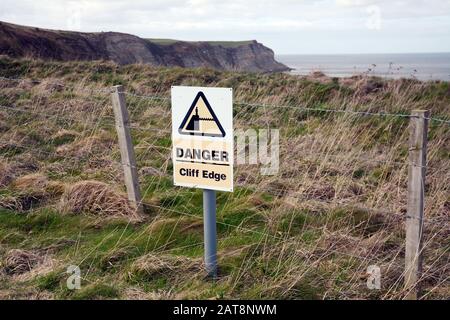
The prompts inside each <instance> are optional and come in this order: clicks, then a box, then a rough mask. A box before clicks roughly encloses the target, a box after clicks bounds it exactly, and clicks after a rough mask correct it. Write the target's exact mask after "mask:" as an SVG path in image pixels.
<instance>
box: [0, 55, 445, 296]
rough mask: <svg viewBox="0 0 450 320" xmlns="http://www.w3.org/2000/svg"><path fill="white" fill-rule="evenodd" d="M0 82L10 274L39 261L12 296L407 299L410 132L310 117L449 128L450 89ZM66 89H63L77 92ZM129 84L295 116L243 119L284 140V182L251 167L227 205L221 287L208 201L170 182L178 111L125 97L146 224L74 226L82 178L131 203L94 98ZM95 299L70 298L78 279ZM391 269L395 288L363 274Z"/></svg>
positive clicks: (191, 78) (105, 99)
mask: <svg viewBox="0 0 450 320" xmlns="http://www.w3.org/2000/svg"><path fill="white" fill-rule="evenodd" d="M0 74H1V75H2V76H8V77H19V78H27V79H44V81H43V82H42V83H31V82H19V83H14V82H7V81H1V80H0V105H6V106H12V105H14V106H15V107H16V108H21V109H24V110H28V112H18V111H12V110H5V109H0V151H1V158H0V160H1V166H0V170H2V171H1V172H0V177H1V180H0V185H1V187H0V207H3V209H0V210H1V211H0V244H1V246H0V261H3V262H2V263H3V264H6V262H5V261H6V257H7V256H8V253H9V252H10V250H11V249H22V250H26V251H27V252H34V253H37V254H38V255H40V256H42V257H46V259H45V261H41V263H40V264H38V265H36V266H35V267H34V268H33V269H32V270H31V271H30V272H25V273H23V274H21V275H17V274H16V275H11V274H7V273H6V272H4V268H2V270H3V274H0V277H1V280H2V281H0V297H4V298H18V297H19V298H30V297H37V298H68V299H90V298H91V299H95V298H147V299H152V298H222V297H228V298H295V299H309V298H313V299H321V298H399V297H402V296H403V295H404V292H403V290H402V280H401V273H402V268H403V244H404V242H403V239H404V233H403V223H402V221H403V214H404V212H405V206H406V201H405V192H406V175H407V166H405V165H404V164H403V163H405V156H406V154H407V147H406V146H407V143H406V141H407V137H408V134H407V125H408V122H407V120H406V119H404V118H390V117H360V116H356V117H355V116H348V115H344V114H334V113H332V114H330V113H327V112H320V111H308V112H305V111H301V110H300V109H299V106H303V107H311V108H319V109H320V108H322V109H342V108H348V109H352V110H354V109H357V110H370V111H373V112H381V111H383V112H390V113H405V112H406V113H408V112H409V111H410V110H412V109H416V108H428V109H431V110H432V114H433V116H435V117H442V118H445V117H447V118H448V116H449V115H450V110H449V106H450V88H449V84H448V83H429V84H424V83H420V82H415V81H409V80H408V81H406V80H405V81H389V82H384V81H381V80H377V79H368V78H364V77H362V78H359V79H353V80H350V79H347V80H341V81H337V80H332V79H325V78H318V79H313V78H302V79H300V78H296V77H293V76H289V75H284V74H276V75H255V74H245V73H229V72H217V71H212V70H205V69H199V70H185V69H178V68H172V69H167V68H154V67H149V66H142V65H130V66H122V67H119V66H116V65H113V64H109V63H77V62H74V63H65V64H60V63H52V62H39V61H29V60H21V61H14V60H10V59H6V58H2V59H1V60H0ZM55 83H62V84H64V85H65V87H62V86H58V85H56V84H55ZM115 84H123V85H125V86H126V89H127V90H128V91H131V92H137V93H143V94H148V95H150V94H155V95H159V96H169V90H170V86H171V85H174V84H177V85H205V86H224V87H233V88H234V91H235V99H236V100H237V101H246V102H253V103H267V104H273V105H290V106H294V108H271V107H266V108H262V107H248V106H247V107H246V106H242V105H238V104H236V105H235V125H236V127H237V128H249V127H255V128H265V127H267V126H269V127H271V128H280V143H281V147H280V155H281V159H280V174H278V175H276V176H273V177H266V176H261V175H260V173H259V168H258V167H256V166H238V167H237V169H236V173H235V176H236V184H237V188H236V191H235V192H234V193H233V194H228V193H219V196H218V234H219V259H220V261H219V263H220V267H221V269H220V278H219V280H218V281H217V282H216V283H213V282H210V281H205V280H204V279H203V278H202V275H203V273H202V272H201V268H200V264H201V257H202V220H201V192H200V191H199V190H190V189H182V188H174V187H173V186H172V183H171V162H170V133H169V132H168V131H167V130H169V129H170V105H169V103H168V102H167V101H161V100H157V99H153V100H148V99H141V98H138V97H133V96H127V105H128V108H129V110H130V114H131V118H132V124H133V126H139V127H141V128H151V129H154V128H158V129H162V130H161V131H154V130H138V129H134V130H133V132H132V134H133V139H134V143H135V146H136V152H137V159H138V166H139V168H141V169H142V168H144V169H142V170H141V173H140V178H141V187H142V190H143V193H144V196H145V201H146V202H147V203H148V204H149V206H148V214H147V216H146V218H145V219H144V221H142V222H139V223H134V222H133V223H130V222H129V221H127V220H126V219H124V218H109V219H105V218H104V216H96V215H92V214H88V213H86V214H83V215H75V214H70V213H68V214H67V213H66V214H62V213H61V210H60V208H61V206H60V198H61V193H62V192H63V191H64V190H65V189H67V187H68V186H70V185H72V184H73V183H75V182H77V181H81V180H99V181H104V182H106V183H108V184H109V185H111V186H114V187H116V188H118V189H122V191H123V184H122V177H121V166H120V154H119V152H118V150H117V144H116V143H115V139H116V138H115V131H114V126H113V113H112V110H111V106H110V101H109V96H108V95H107V94H103V93H99V92H93V93H92V92H89V91H85V90H82V89H81V88H83V87H88V88H91V89H99V88H104V87H108V86H112V85H115ZM449 133H450V131H449V127H448V126H439V125H438V124H437V123H436V124H432V125H431V129H430V140H431V141H430V148H429V162H430V169H429V172H428V184H427V199H428V202H427V212H426V215H427V217H428V218H429V219H430V220H427V222H426V230H427V234H426V239H427V243H426V251H425V252H426V257H425V280H424V285H425V293H426V294H427V296H426V297H427V298H431V297H433V298H446V297H448V295H449V286H448V283H446V282H445V278H446V277H447V276H448V268H449V266H448V250H449V243H448V230H449V222H448V217H449V208H450V205H449V202H450V199H449V185H450V183H449V181H450V170H449V158H450V149H449V146H450V143H449V140H450V136H449ZM71 264H74V265H79V266H80V267H81V270H82V276H83V282H82V289H81V290H79V291H70V290H67V289H66V286H65V281H66V279H67V274H65V270H66V268H67V266H68V265H71ZM373 264H376V265H379V266H380V267H381V268H382V276H383V278H382V290H381V291H369V290H367V288H366V286H365V281H366V280H365V277H366V275H365V271H366V269H367V266H369V265H373Z"/></svg>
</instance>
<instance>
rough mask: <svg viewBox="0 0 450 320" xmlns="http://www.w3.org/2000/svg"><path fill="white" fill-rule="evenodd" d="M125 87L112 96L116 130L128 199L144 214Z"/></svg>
mask: <svg viewBox="0 0 450 320" xmlns="http://www.w3.org/2000/svg"><path fill="white" fill-rule="evenodd" d="M123 92H124V90H123V86H114V87H113V92H112V95H111V98H112V104H113V109H114V116H115V119H116V130H117V135H118V137H119V147H120V154H121V157H122V167H123V172H124V178H125V185H126V187H127V193H128V199H129V200H130V202H132V203H133V204H134V205H135V206H136V208H137V210H138V212H139V213H143V206H142V198H141V191H140V189H139V179H138V174H137V167H136V157H135V155H134V148H133V143H132V140H131V133H130V117H129V115H128V110H127V107H126V104H125V95H124V93H123Z"/></svg>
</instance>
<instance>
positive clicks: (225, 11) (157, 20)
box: [0, 0, 450, 51]
mask: <svg viewBox="0 0 450 320" xmlns="http://www.w3.org/2000/svg"><path fill="white" fill-rule="evenodd" d="M374 8H377V9H376V10H375V9H374ZM374 13H376V16H375V15H374ZM446 19H447V20H448V21H450V1H449V0H277V1H274V0H273V1H271V0H228V1H223V0H151V1H148V0H134V1H125V0H80V1H75V0H62V1H60V0H40V1H32V0H1V2H0V20H3V21H9V22H13V23H18V24H24V25H32V26H37V27H45V28H55V29H74V30H81V31H120V32H127V33H133V34H136V35H139V36H142V37H168V38H182V39H186V40H205V39H211V40H222V39H225V40H227V39H228V40H232V39H234V40H243V39H254V38H257V39H258V40H260V41H263V42H266V41H267V42H268V44H269V45H273V46H275V49H277V46H278V47H279V48H284V49H282V50H287V49H286V48H287V47H288V46H291V47H292V48H296V47H297V48H298V46H299V44H298V43H299V42H300V41H302V45H305V41H311V43H316V42H317V41H316V40H317V37H321V40H323V43H325V44H326V43H332V42H333V41H334V40H333V41H331V40H330V39H329V37H331V36H330V35H331V34H333V37H335V38H337V39H339V42H336V43H337V44H336V46H338V45H339V44H341V45H342V46H343V47H348V48H353V47H355V48H357V47H358V46H359V45H360V46H363V43H364V46H366V44H365V43H366V42H365V41H366V39H367V38H370V37H372V36H374V35H375V33H376V34H377V38H378V37H390V36H391V35H392V34H395V35H398V37H402V36H403V37H406V36H407V37H410V36H411V34H412V35H414V34H417V41H421V40H420V39H419V37H424V38H425V37H427V36H428V37H429V38H430V39H431V38H433V37H434V35H435V34H436V32H437V31H439V33H440V34H443V36H445V37H450V28H449V24H450V23H446V22H445V20H446ZM433 29H434V31H433ZM438 29H439V30H438ZM355 37H358V39H359V38H361V39H362V40H364V41H362V40H358V39H356V38H355ZM312 40H314V41H312ZM440 41H442V39H441V40H440ZM440 45H441V46H442V47H444V46H445V44H444V43H441V44H440ZM386 47H387V46H386ZM364 49H366V48H365V47H364ZM317 50H318V51H328V50H329V48H325V47H324V48H317ZM334 50H337V49H336V48H335V49H334ZM405 50H407V49H405Z"/></svg>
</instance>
